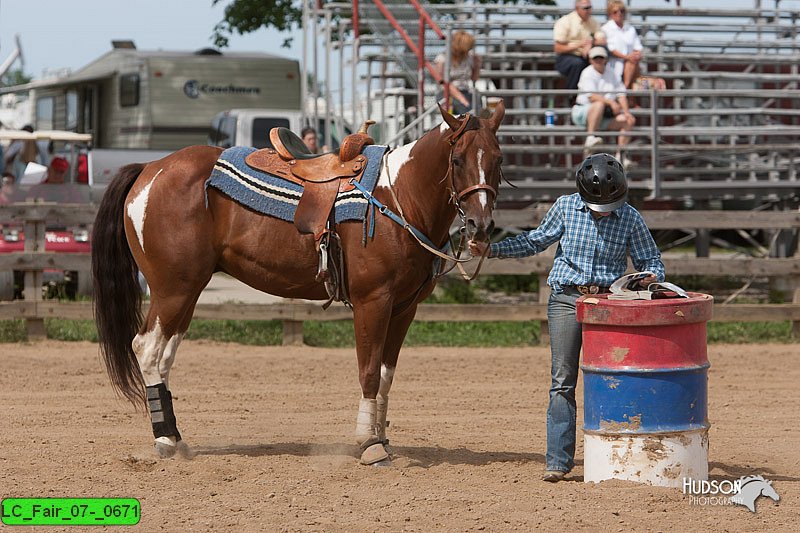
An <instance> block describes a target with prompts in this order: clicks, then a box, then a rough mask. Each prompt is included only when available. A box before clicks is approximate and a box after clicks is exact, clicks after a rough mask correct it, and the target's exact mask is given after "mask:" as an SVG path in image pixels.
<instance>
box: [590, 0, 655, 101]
mask: <svg viewBox="0 0 800 533" xmlns="http://www.w3.org/2000/svg"><path fill="white" fill-rule="evenodd" d="M606 10H607V12H608V19H609V20H608V22H606V23H605V24H603V27H602V28H601V30H602V31H603V32H605V34H606V37H607V39H608V50H609V52H611V57H610V58H609V62H608V66H609V67H610V68H612V69H614V72H615V73H616V74H617V76H619V77H620V79H621V80H622V82H623V83H624V84H625V88H627V89H630V88H631V85H633V82H634V81H636V79H637V78H638V77H639V76H640V75H641V69H640V68H639V63H640V62H641V60H642V49H643V48H644V47H643V46H642V41H641V40H639V34H638V33H637V32H636V28H634V27H633V26H631V25H630V24H628V23H626V22H625V11H626V10H625V3H624V2H623V1H622V0H610V1H609V2H608V7H607V8H606Z"/></svg>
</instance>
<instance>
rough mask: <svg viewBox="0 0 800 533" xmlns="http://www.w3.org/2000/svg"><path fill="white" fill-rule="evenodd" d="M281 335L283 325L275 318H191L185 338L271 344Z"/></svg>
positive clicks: (277, 340)
mask: <svg viewBox="0 0 800 533" xmlns="http://www.w3.org/2000/svg"><path fill="white" fill-rule="evenodd" d="M282 337H283V326H282V325H281V323H280V322H278V321H277V320H270V321H263V320H192V323H191V324H190V325H189V331H187V332H186V337H185V338H186V339H192V340H196V339H208V340H212V341H218V342H238V343H239V344H248V345H253V346H271V345H277V344H280V343H281V338H282Z"/></svg>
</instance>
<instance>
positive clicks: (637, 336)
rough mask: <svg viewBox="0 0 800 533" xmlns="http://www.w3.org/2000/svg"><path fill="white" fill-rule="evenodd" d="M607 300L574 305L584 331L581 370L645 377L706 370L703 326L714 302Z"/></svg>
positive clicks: (704, 297)
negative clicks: (647, 373)
mask: <svg viewBox="0 0 800 533" xmlns="http://www.w3.org/2000/svg"><path fill="white" fill-rule="evenodd" d="M607 296H608V295H606V294H595V295H586V296H582V297H580V298H579V299H578V301H577V318H578V322H581V323H582V325H583V368H584V370H592V369H594V370H598V371H602V370H603V369H605V370H609V371H611V370H617V371H628V370H631V371H646V370H656V369H661V370H668V369H690V368H705V367H707V366H708V356H707V347H706V322H707V321H708V320H710V319H711V314H712V311H713V302H714V298H713V297H711V296H710V295H708V294H700V293H689V296H690V297H689V298H674V299H673V298H670V299H664V300H609V299H608V298H607Z"/></svg>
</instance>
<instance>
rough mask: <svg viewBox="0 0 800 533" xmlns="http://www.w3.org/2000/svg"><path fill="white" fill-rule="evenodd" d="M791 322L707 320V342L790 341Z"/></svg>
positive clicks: (755, 342)
mask: <svg viewBox="0 0 800 533" xmlns="http://www.w3.org/2000/svg"><path fill="white" fill-rule="evenodd" d="M791 335H792V323H791V322H790V321H789V320H785V321H782V322H709V324H708V343H709V344H761V343H767V342H780V343H792V342H796V341H794V340H792V338H791Z"/></svg>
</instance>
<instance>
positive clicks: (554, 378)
mask: <svg viewBox="0 0 800 533" xmlns="http://www.w3.org/2000/svg"><path fill="white" fill-rule="evenodd" d="M573 293H574V294H573ZM579 297H580V294H579V293H578V292H577V291H568V292H567V293H561V294H556V293H555V291H554V292H553V293H552V294H551V295H550V300H549V301H548V302H547V320H548V321H549V326H550V355H551V361H552V362H551V370H550V375H551V385H550V405H549V406H548V407H547V456H546V462H547V470H560V471H562V472H569V471H570V470H572V467H573V466H574V465H575V423H576V420H575V418H576V407H575V386H576V385H577V384H578V365H579V362H580V354H581V344H582V338H581V331H582V330H581V325H580V324H579V323H578V321H577V320H576V319H575V300H577V299H578V298H579Z"/></svg>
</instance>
